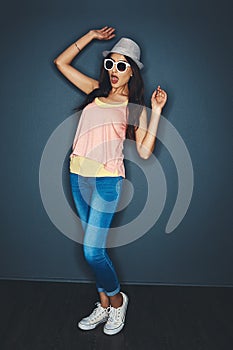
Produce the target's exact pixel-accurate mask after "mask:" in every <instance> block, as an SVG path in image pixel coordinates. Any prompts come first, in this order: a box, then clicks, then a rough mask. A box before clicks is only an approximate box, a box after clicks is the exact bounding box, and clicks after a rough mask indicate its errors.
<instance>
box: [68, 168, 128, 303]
mask: <svg viewBox="0 0 233 350" xmlns="http://www.w3.org/2000/svg"><path fill="white" fill-rule="evenodd" d="M122 180H123V177H122V176H117V177H111V176H106V177H84V176H81V175H78V174H74V173H70V184H71V191H72V195H73V200H74V203H75V206H76V209H77V212H78V214H79V217H80V220H81V223H82V227H83V230H84V240H83V252H84V257H85V259H86V261H87V262H88V264H89V265H90V267H91V268H92V270H93V272H94V274H95V278H96V287H97V290H98V292H105V293H106V295H108V296H113V295H115V294H117V293H119V291H120V284H119V281H118V277H117V274H116V271H115V269H114V266H113V263H112V261H111V260H110V258H109V256H108V254H107V250H106V247H105V244H106V240H107V235H108V231H109V227H110V224H111V221H112V218H113V215H114V212H115V211H116V207H117V204H118V201H119V197H120V193H121V189H122Z"/></svg>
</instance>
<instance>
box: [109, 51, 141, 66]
mask: <svg viewBox="0 0 233 350" xmlns="http://www.w3.org/2000/svg"><path fill="white" fill-rule="evenodd" d="M109 53H119V54H121V55H125V53H124V52H123V51H121V50H115V51H103V52H102V54H103V56H104V57H106V56H107V55H108V54H109ZM126 56H127V55H126ZM129 57H130V56H129ZM130 58H131V59H132V60H133V61H134V62H135V63H136V64H137V66H138V67H139V69H142V68H143V67H144V64H143V63H142V62H140V61H139V60H137V59H136V58H132V57H130Z"/></svg>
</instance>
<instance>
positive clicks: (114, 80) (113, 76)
mask: <svg viewBox="0 0 233 350" xmlns="http://www.w3.org/2000/svg"><path fill="white" fill-rule="evenodd" d="M118 80H119V78H118V77H117V76H116V75H111V82H112V84H116V83H117V82H118Z"/></svg>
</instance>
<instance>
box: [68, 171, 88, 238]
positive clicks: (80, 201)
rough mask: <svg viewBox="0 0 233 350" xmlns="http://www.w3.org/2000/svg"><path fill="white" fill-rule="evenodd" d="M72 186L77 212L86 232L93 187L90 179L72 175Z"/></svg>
mask: <svg viewBox="0 0 233 350" xmlns="http://www.w3.org/2000/svg"><path fill="white" fill-rule="evenodd" d="M70 185H71V191H72V196H73V200H74V204H75V207H76V210H77V212H78V214H79V217H80V220H81V224H82V227H83V230H84V231H85V229H86V226H87V221H88V216H89V210H90V207H89V204H90V200H91V196H92V187H91V185H90V184H89V183H88V178H85V177H84V176H80V175H78V174H74V173H70Z"/></svg>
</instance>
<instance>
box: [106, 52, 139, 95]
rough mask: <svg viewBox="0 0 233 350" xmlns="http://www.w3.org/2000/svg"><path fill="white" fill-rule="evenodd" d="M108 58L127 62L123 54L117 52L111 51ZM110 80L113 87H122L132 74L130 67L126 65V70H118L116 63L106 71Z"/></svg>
mask: <svg viewBox="0 0 233 350" xmlns="http://www.w3.org/2000/svg"><path fill="white" fill-rule="evenodd" d="M110 58H111V59H112V60H113V61H115V62H118V61H124V62H127V60H126V58H125V56H123V55H121V54H119V53H112V54H111V56H110ZM108 74H109V78H110V82H111V85H112V87H113V88H119V87H124V86H125V85H127V84H128V81H129V79H130V77H131V76H132V74H133V72H132V68H131V67H127V69H126V71H124V72H118V70H117V68H116V65H114V66H113V68H112V69H111V70H109V71H108Z"/></svg>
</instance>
